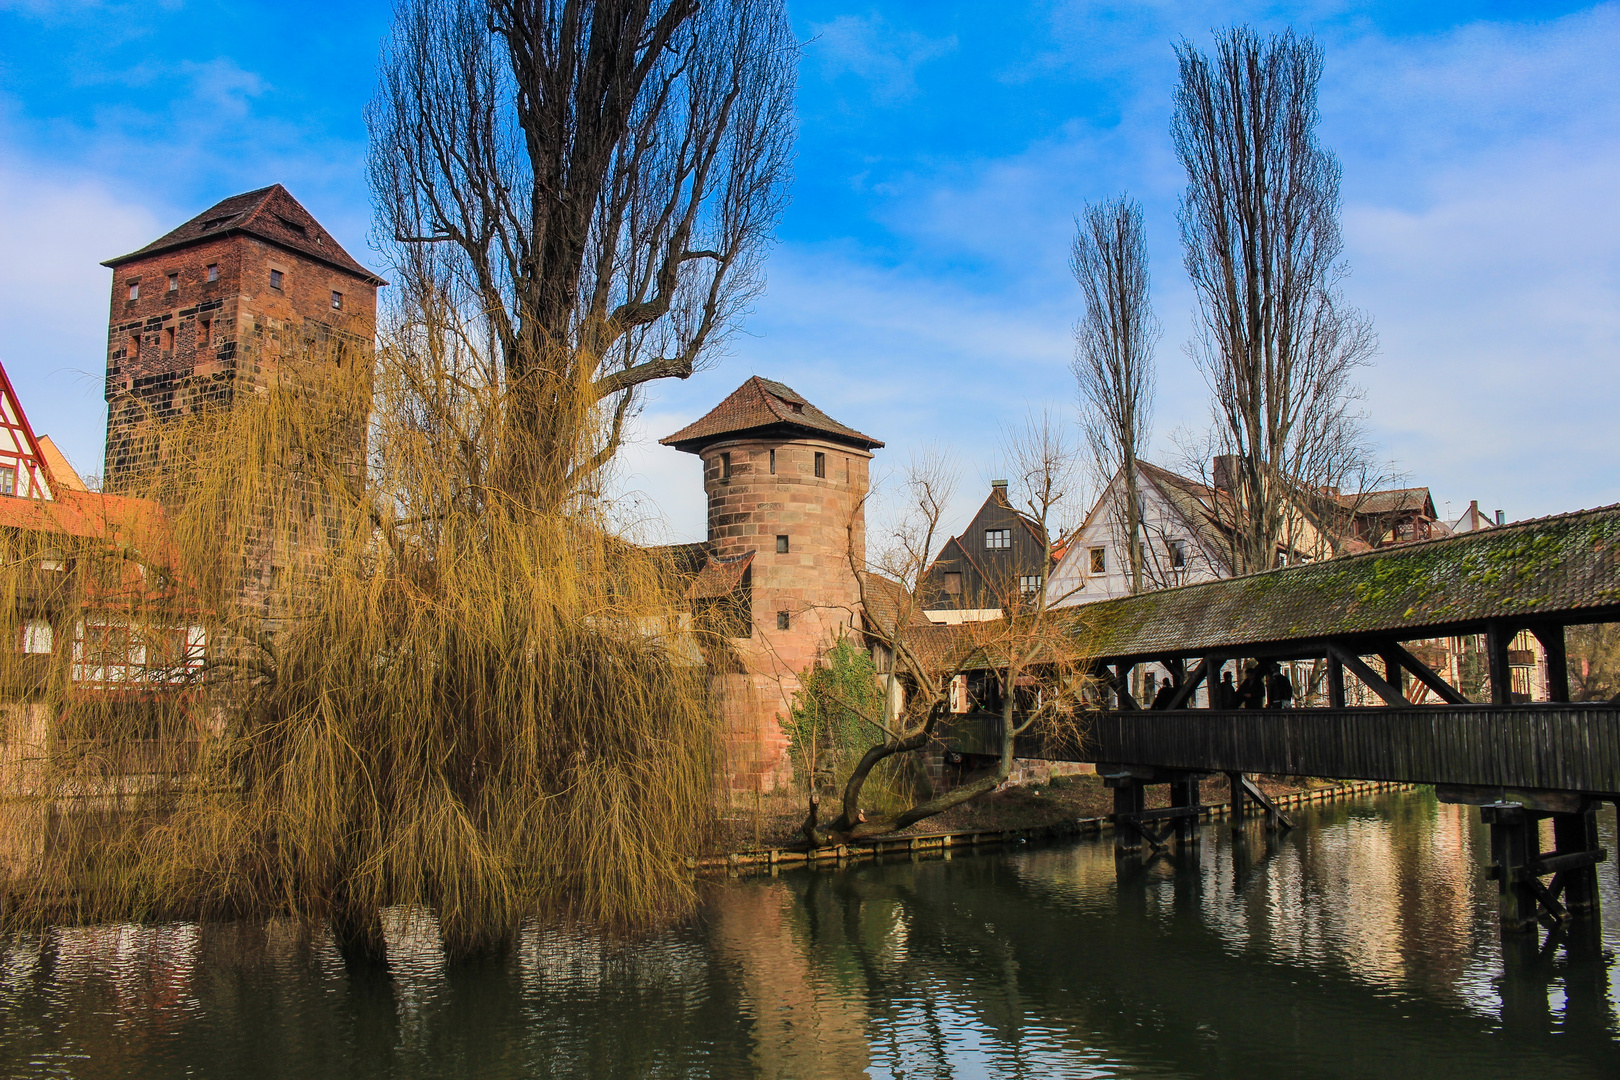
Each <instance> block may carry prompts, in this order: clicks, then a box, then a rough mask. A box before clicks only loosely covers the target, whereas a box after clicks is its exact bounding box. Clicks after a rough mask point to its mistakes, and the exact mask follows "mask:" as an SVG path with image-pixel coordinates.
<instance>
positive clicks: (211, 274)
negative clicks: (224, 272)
mask: <svg viewBox="0 0 1620 1080" xmlns="http://www.w3.org/2000/svg"><path fill="white" fill-rule="evenodd" d="M208 280H209V281H218V280H219V263H209V264H208Z"/></svg>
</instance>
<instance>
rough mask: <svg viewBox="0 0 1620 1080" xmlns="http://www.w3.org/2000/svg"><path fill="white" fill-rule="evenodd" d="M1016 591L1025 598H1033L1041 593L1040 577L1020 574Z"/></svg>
mask: <svg viewBox="0 0 1620 1080" xmlns="http://www.w3.org/2000/svg"><path fill="white" fill-rule="evenodd" d="M1018 591H1019V592H1020V593H1023V594H1024V595H1025V596H1034V595H1035V594H1036V593H1038V592H1040V591H1041V575H1039V574H1021V575H1019V578H1018Z"/></svg>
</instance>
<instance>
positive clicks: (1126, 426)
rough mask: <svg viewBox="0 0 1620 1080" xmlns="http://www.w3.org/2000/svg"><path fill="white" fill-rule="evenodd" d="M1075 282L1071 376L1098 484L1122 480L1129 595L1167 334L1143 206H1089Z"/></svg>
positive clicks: (1079, 236)
mask: <svg viewBox="0 0 1620 1080" xmlns="http://www.w3.org/2000/svg"><path fill="white" fill-rule="evenodd" d="M1069 265H1070V267H1071V268H1072V269H1073V271H1074V278H1075V280H1076V281H1078V282H1079V283H1080V291H1081V292H1082V293H1083V294H1084V295H1085V301H1086V312H1085V315H1084V316H1082V317H1081V319H1080V322H1079V324H1078V325H1077V326H1076V327H1075V340H1076V346H1077V347H1076V349H1075V359H1074V364H1073V370H1074V377H1075V380H1076V382H1077V383H1078V384H1079V388H1080V403H1081V405H1080V412H1081V427H1082V428H1083V430H1084V431H1085V434H1086V442H1087V444H1088V445H1089V446H1090V448H1091V453H1092V457H1093V459H1094V460H1095V462H1096V466H1097V475H1098V479H1099V481H1100V482H1101V484H1102V485H1103V486H1104V488H1105V489H1106V485H1108V484H1110V483H1112V481H1113V478H1114V477H1116V476H1118V477H1120V478H1121V479H1122V481H1123V483H1124V485H1125V498H1124V499H1123V500H1122V502H1121V504H1116V505H1115V506H1113V507H1111V512H1114V513H1118V514H1120V515H1121V516H1122V520H1121V521H1120V523H1119V524H1120V525H1121V526H1123V532H1124V536H1125V542H1126V558H1127V559H1128V560H1129V566H1130V571H1131V572H1130V583H1131V592H1132V593H1139V592H1141V591H1142V587H1143V565H1142V564H1143V550H1142V548H1143V544H1142V497H1141V492H1140V491H1139V490H1138V486H1139V484H1138V476H1137V469H1136V462H1137V459H1138V457H1140V455H1141V451H1142V448H1143V446H1144V445H1145V444H1146V443H1147V440H1148V434H1149V432H1150V431H1151V430H1152V426H1153V391H1154V365H1153V349H1154V346H1155V345H1157V344H1158V340H1159V336H1160V334H1161V333H1162V331H1161V329H1160V327H1159V322H1158V320H1157V319H1156V318H1154V316H1153V305H1152V299H1151V296H1150V295H1149V292H1150V286H1149V280H1148V261H1147V243H1146V240H1145V239H1144V236H1143V230H1142V207H1141V206H1140V204H1138V203H1137V202H1135V201H1134V200H1132V199H1129V198H1126V197H1123V196H1122V197H1120V198H1119V199H1115V200H1112V201H1109V202H1103V203H1097V204H1095V205H1089V206H1087V207H1086V212H1085V217H1084V220H1082V221H1077V222H1076V229H1075V238H1074V252H1073V254H1072V256H1071V258H1070V262H1069Z"/></svg>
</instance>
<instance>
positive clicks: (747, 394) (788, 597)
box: [659, 376, 883, 790]
mask: <svg viewBox="0 0 1620 1080" xmlns="http://www.w3.org/2000/svg"><path fill="white" fill-rule="evenodd" d="M659 441H660V442H661V443H663V444H664V445H665V446H673V447H674V448H675V449H677V450H683V451H685V452H687V453H689V454H696V455H698V456H699V457H700V458H702V459H703V489H704V491H705V492H706V493H707V494H708V497H709V542H708V545H707V547H708V555H709V564H708V566H706V567H705V569H704V571H703V573H702V574H700V575H699V582H698V584H699V586H702V585H704V584H706V583H712V582H722V583H723V586H722V587H723V588H724V589H725V590H726V591H727V592H728V596H727V597H726V599H727V601H728V603H729V604H730V605H731V607H732V610H734V611H736V612H738V613H739V614H742V615H744V616H745V617H741V618H736V619H729V620H727V622H728V624H729V627H730V628H729V629H728V630H727V631H726V633H727V635H728V636H729V637H730V638H731V644H732V646H733V651H734V652H735V654H736V655H737V657H738V659H739V661H740V665H739V667H740V670H737V671H730V672H715V674H714V680H715V686H714V689H715V693H714V698H715V701H716V705H717V707H718V708H719V709H720V711H721V713H722V715H723V717H724V719H725V721H726V724H727V731H728V739H729V742H730V759H731V760H730V766H731V774H732V775H731V779H732V784H733V786H734V787H735V788H737V789H741V790H755V789H756V787H757V788H758V789H761V790H771V789H773V788H774V787H776V786H777V785H778V784H780V783H786V782H788V781H790V780H791V779H792V767H791V765H790V763H789V761H788V756H787V745H788V741H787V736H786V734H785V733H784V732H783V729H782V718H783V717H784V716H786V715H787V713H788V711H789V709H790V708H791V707H792V702H793V694H794V692H795V691H797V690H798V688H799V673H800V672H801V671H803V670H804V669H805V668H807V667H809V666H810V665H811V664H813V663H814V662H815V661H816V658H817V657H818V656H819V655H820V654H821V653H822V651H823V650H824V649H826V648H827V647H828V646H829V645H831V644H832V643H833V642H834V641H835V640H836V639H837V637H838V635H839V634H840V633H847V632H849V631H850V629H851V628H852V627H857V626H859V625H860V621H859V608H860V586H859V585H858V584H857V582H856V580H855V574H854V572H853V571H852V570H851V568H850V551H851V550H852V549H853V551H854V553H855V560H856V565H861V564H863V563H864V560H865V555H866V511H865V504H866V494H867V490H868V476H867V466H868V463H869V462H870V461H871V458H872V451H873V450H875V449H877V448H879V447H881V446H882V445H883V444H882V443H881V442H878V441H877V440H876V439H874V438H872V437H871V436H869V435H863V434H861V433H860V432H859V431H856V430H855V429H854V428H850V427H845V426H844V425H843V424H840V423H839V422H838V421H836V420H834V419H833V418H832V417H830V416H828V415H827V414H826V413H824V412H822V411H821V410H820V409H818V408H816V407H815V406H814V405H812V404H810V403H809V402H808V401H806V400H805V399H804V397H803V396H802V395H800V394H799V393H797V392H796V391H794V390H793V389H792V388H790V387H787V386H784V385H782V384H781V383H779V382H772V381H770V380H769V379H761V378H759V377H757V376H756V377H754V378H752V379H749V380H748V381H747V382H745V383H743V384H742V386H740V387H738V388H737V390H736V392H735V393H733V394H732V395H731V396H730V397H728V398H726V399H725V400H724V401H722V402H721V403H720V404H719V405H717V406H716V407H715V408H714V410H713V411H711V412H710V413H709V414H708V415H707V416H704V417H703V418H702V419H701V420H699V421H697V422H696V423H694V424H691V425H688V426H687V427H685V428H682V429H681V430H680V431H677V432H676V433H675V434H673V435H670V436H669V437H667V438H664V439H661V440H659Z"/></svg>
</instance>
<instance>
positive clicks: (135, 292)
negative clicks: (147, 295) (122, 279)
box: [129, 281, 141, 300]
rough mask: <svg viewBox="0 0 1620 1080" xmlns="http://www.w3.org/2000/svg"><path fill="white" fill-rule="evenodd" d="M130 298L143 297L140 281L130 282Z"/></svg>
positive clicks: (137, 298)
mask: <svg viewBox="0 0 1620 1080" xmlns="http://www.w3.org/2000/svg"><path fill="white" fill-rule="evenodd" d="M129 298H130V299H131V300H139V299H140V298H141V283H140V282H138V281H131V282H130V283H129Z"/></svg>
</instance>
